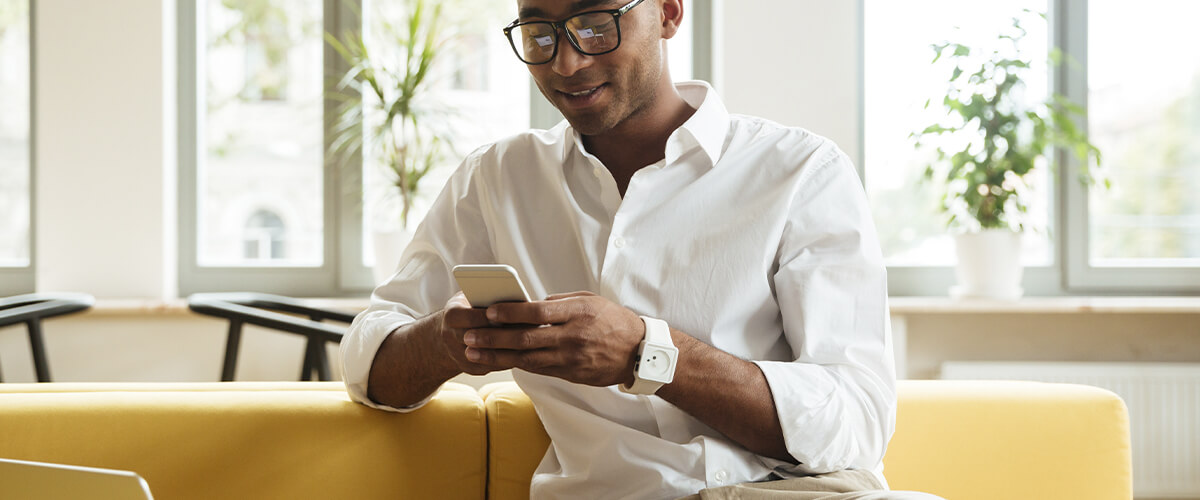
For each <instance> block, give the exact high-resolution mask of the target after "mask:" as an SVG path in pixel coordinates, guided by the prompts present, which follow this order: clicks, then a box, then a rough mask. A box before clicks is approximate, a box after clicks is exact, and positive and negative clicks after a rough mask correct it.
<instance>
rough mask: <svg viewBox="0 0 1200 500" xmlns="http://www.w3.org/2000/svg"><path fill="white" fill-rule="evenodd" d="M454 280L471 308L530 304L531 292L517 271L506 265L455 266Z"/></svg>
mask: <svg viewBox="0 0 1200 500" xmlns="http://www.w3.org/2000/svg"><path fill="white" fill-rule="evenodd" d="M454 279H455V280H457V281H458V287H459V288H461V289H462V291H463V295H466V296H467V302H470V303H471V307H488V306H490V305H492V304H495V303H497V302H529V301H530V299H529V292H526V291H525V285H524V284H523V283H521V277H520V276H517V270H516V269H513V268H512V266H508V265H505V264H476V265H462V266H454Z"/></svg>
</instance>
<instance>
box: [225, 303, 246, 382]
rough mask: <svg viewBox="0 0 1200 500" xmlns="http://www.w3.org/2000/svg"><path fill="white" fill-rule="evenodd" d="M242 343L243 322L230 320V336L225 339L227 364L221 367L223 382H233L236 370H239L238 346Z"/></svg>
mask: <svg viewBox="0 0 1200 500" xmlns="http://www.w3.org/2000/svg"><path fill="white" fill-rule="evenodd" d="M241 341H242V322H241V321H239V320H236V319H231V320H229V336H228V337H227V338H226V339H225V363H224V364H223V365H222V366H221V381H222V382H233V374H234V370H236V369H237V358H238V345H239V344H241Z"/></svg>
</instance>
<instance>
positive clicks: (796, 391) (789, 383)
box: [754, 361, 871, 476]
mask: <svg viewBox="0 0 1200 500" xmlns="http://www.w3.org/2000/svg"><path fill="white" fill-rule="evenodd" d="M754 363H755V364H757V365H758V367H759V369H761V370H762V372H763V375H764V376H766V378H767V384H768V385H769V386H770V388H771V397H772V398H773V399H774V400H775V408H776V411H777V413H778V414H779V425H780V427H781V428H782V429H783V438H784V443H785V444H786V445H787V450H788V453H789V454H791V455H792V457H793V458H795V459H796V461H798V462H800V463H799V465H793V464H786V463H784V462H779V461H772V462H771V463H766V462H764V465H767V466H768V467H771V468H772V469H774V470H775V471H776V472H780V473H784V474H783V475H785V476H786V475H812V474H824V473H827V472H833V471H838V470H842V469H847V468H854V466H855V465H859V464H855V463H854V459H855V457H857V456H858V455H860V454H861V450H859V449H858V447H859V446H860V443H858V442H857V441H858V439H857V438H856V434H857V433H862V432H871V429H856V428H852V427H855V425H854V422H856V421H857V420H858V419H856V418H854V415H853V414H854V413H858V412H860V411H861V410H860V409H858V408H846V407H845V406H846V403H847V399H848V398H847V397H846V395H845V394H839V392H840V391H842V390H843V388H842V387H840V386H841V381H839V378H838V377H837V376H836V375H834V374H833V373H832V371H831V370H830V369H828V368H826V367H823V366H820V365H815V364H809V363H791V362H779V361H754ZM843 419H845V420H847V421H843Z"/></svg>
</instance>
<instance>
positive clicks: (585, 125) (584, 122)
mask: <svg viewBox="0 0 1200 500" xmlns="http://www.w3.org/2000/svg"><path fill="white" fill-rule="evenodd" d="M563 117H565V118H566V119H567V123H570V124H571V128H573V129H575V131H577V132H579V133H580V134H581V135H600V134H603V133H605V132H608V131H609V130H612V129H613V124H611V123H608V120H605V119H604V118H605V117H603V116H600V115H597V114H594V113H563Z"/></svg>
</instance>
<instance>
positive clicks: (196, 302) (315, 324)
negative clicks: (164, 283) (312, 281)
mask: <svg viewBox="0 0 1200 500" xmlns="http://www.w3.org/2000/svg"><path fill="white" fill-rule="evenodd" d="M187 300H188V308H189V309H191V310H192V311H193V312H196V313H199V314H204V315H207V316H216V317H218V318H225V319H227V320H229V336H228V337H227V338H226V339H225V361H224V364H223V366H222V368H221V381H222V382H230V381H232V380H233V375H234V371H235V370H236V368H237V357H238V345H239V344H240V343H241V340H242V325H245V324H250V325H256V326H261V327H264V328H270V329H272V330H279V331H283V332H288V333H295V334H298V335H303V336H305V337H306V338H307V343H306V345H305V348H304V362H303V364H302V366H301V368H300V380H312V375H313V371H316V372H317V378H318V380H332V377H331V376H330V373H329V359H328V357H327V356H326V355H325V343H326V342H333V343H335V344H336V343H340V342H341V341H342V335H344V334H345V333H346V328H345V327H344V326H337V325H331V324H328V323H322V321H324V320H333V321H339V322H342V323H347V324H348V323H350V322H351V321H354V314H351V313H346V312H341V311H332V310H328V309H320V308H316V307H312V306H309V305H306V304H305V303H304V302H303V301H301V300H299V299H295V298H292V297H284V296H281V295H271V294H266V293H252V292H234V293H197V294H193V295H191V296H190V297H188V299H187ZM284 313H287V314H284ZM296 315H300V316H307V317H308V319H304V318H300V317H296Z"/></svg>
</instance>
